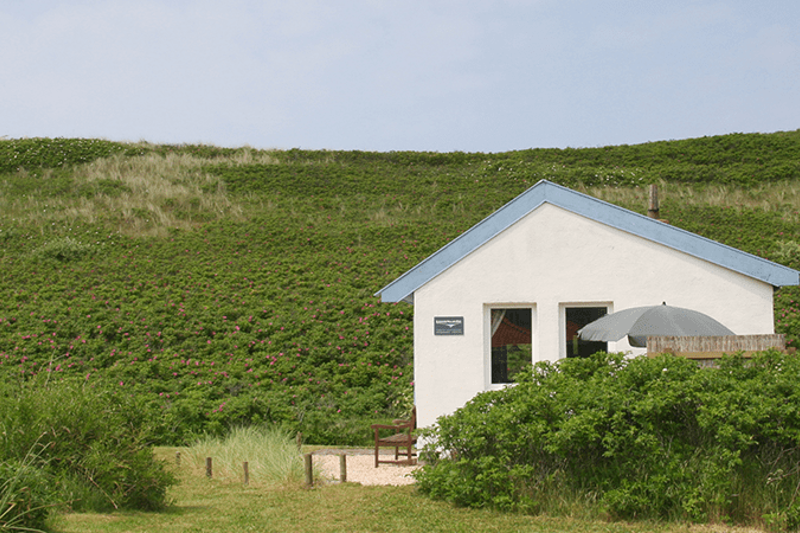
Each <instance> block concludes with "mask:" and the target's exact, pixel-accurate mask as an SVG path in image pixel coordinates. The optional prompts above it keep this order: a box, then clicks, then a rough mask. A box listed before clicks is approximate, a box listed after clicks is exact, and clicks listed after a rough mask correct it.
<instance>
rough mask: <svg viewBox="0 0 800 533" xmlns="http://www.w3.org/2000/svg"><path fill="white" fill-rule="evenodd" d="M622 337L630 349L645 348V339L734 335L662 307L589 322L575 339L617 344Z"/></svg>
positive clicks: (700, 317) (704, 318) (699, 316)
mask: <svg viewBox="0 0 800 533" xmlns="http://www.w3.org/2000/svg"><path fill="white" fill-rule="evenodd" d="M625 335H627V336H628V342H630V344H631V346H637V347H639V348H645V347H647V336H648V335H671V336H699V337H708V336H716V335H734V333H733V332H732V331H731V330H729V329H728V328H726V327H725V326H723V325H722V324H720V323H719V322H717V321H716V320H714V319H713V318H711V317H710V316H708V315H704V314H703V313H700V312H698V311H693V310H691V309H684V308H682V307H671V306H669V305H667V304H666V302H665V303H663V304H661V305H654V306H649V307H632V308H631V309H623V310H622V311H617V312H616V313H611V314H610V315H606V316H604V317H602V318H599V319H597V320H595V321H594V322H590V323H589V324H587V325H586V326H584V327H583V328H581V329H580V330H578V336H579V337H580V338H581V339H583V340H587V341H618V340H620V339H621V338H622V337H624V336H625Z"/></svg>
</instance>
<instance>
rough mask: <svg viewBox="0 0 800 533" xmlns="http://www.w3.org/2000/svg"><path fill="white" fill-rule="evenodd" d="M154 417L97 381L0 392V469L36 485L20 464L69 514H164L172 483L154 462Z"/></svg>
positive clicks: (34, 384)
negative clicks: (0, 466)
mask: <svg viewBox="0 0 800 533" xmlns="http://www.w3.org/2000/svg"><path fill="white" fill-rule="evenodd" d="M152 416H153V415H152V413H150V412H148V411H147V409H145V408H144V407H143V405H142V402H140V401H138V400H136V398H134V397H131V396H128V395H124V394H121V393H117V392H115V391H113V390H111V389H110V388H108V387H102V386H100V383H99V382H95V384H94V385H93V386H89V385H85V384H82V383H79V382H77V381H58V382H49V383H47V382H43V379H35V380H32V381H31V382H28V383H24V384H22V385H19V386H17V387H10V386H6V387H5V390H0V463H2V464H4V465H6V467H5V472H7V473H8V472H11V473H15V472H16V475H17V478H13V479H23V480H28V479H34V478H32V477H31V475H32V474H30V472H29V471H28V470H27V469H26V468H23V467H21V466H20V465H21V464H23V465H24V466H30V467H31V468H33V469H34V471H35V472H38V474H36V475H37V476H42V478H41V479H44V480H46V482H47V484H48V485H49V486H50V487H51V491H52V494H55V495H57V500H58V503H60V504H62V505H64V506H66V507H68V508H71V509H73V510H91V511H104V510H109V509H139V510H157V509H161V508H163V507H164V506H165V505H166V504H167V499H166V490H167V488H168V487H169V486H170V485H172V484H174V483H175V480H174V478H173V476H172V475H171V474H170V473H168V472H166V471H165V470H164V468H163V464H162V463H160V462H158V461H157V460H156V459H155V458H154V456H153V451H152V447H151V445H150V426H149V424H148V423H147V422H146V420H147V419H148V417H152ZM26 450H36V451H38V454H37V455H36V456H35V457H34V458H33V459H27V458H26V457H25V456H21V455H20V454H24V453H25V451H26ZM29 474H30V475H29ZM20 476H21V478H20ZM37 479H39V478H38V477H37V478H35V479H34V480H37ZM12 485H13V486H16V487H19V486H22V485H20V484H19V483H18V482H13V483H10V484H9V485H8V486H9V487H10V486H12ZM37 486H38V485H37V484H30V487H33V488H31V489H30V490H31V494H39V491H38V489H35V487H37ZM15 492H16V489H15V490H13V491H12V490H11V489H9V493H15ZM42 494H43V493H42ZM39 499H40V498H39V497H38V496H37V498H36V501H38V500H39ZM28 507H29V508H31V509H33V508H39V506H36V505H33V506H28ZM28 519H30V520H32V521H34V522H35V521H37V520H39V513H38V512H33V511H31V512H29V513H27V514H26V515H25V516H24V517H23V520H28ZM26 527H36V526H32V525H30V524H27V522H26Z"/></svg>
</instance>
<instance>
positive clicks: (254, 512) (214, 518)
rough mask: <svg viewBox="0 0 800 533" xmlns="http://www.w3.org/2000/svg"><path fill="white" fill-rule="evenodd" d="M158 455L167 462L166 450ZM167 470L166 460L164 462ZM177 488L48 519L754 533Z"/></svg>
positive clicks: (156, 528)
mask: <svg viewBox="0 0 800 533" xmlns="http://www.w3.org/2000/svg"><path fill="white" fill-rule="evenodd" d="M158 453H159V455H161V456H163V457H165V458H167V457H168V458H174V455H175V453H174V449H169V448H160V449H159V450H158ZM170 463H174V459H172V460H171V461H170ZM182 463H183V466H182V467H181V468H180V469H178V470H177V474H178V478H179V480H180V483H179V484H178V485H177V486H175V487H174V488H173V489H172V490H171V492H170V496H171V498H172V500H173V502H174V503H173V505H172V506H171V507H170V509H169V510H167V511H165V512H162V513H144V512H116V513H110V514H93V513H74V514H65V515H60V516H58V517H56V518H55V519H54V520H53V521H52V529H51V530H52V531H53V532H56V533H111V532H139V533H144V532H154V533H185V532H214V531H219V532H226V533H228V532H237V531H264V532H271V531H275V532H286V533H292V532H301V531H302V532H307V531H313V532H315V533H325V532H359V531H370V532H381V531H386V532H417V531H425V532H426V533H427V532H437V531H441V532H459V531H463V532H469V533H479V532H483V531H502V532H514V531H529V532H537V533H538V532H542V533H546V532H576V533H577V532H609V533H614V532H642V533H644V532H654V531H655V532H665V533H677V532H685V533H689V532H692V533H706V532H721V531H739V532H745V531H754V530H745V529H738V530H737V529H735V528H730V527H727V526H688V525H681V524H678V525H676V524H670V525H660V524H653V523H634V524H627V523H607V522H602V521H587V520H579V519H572V518H549V517H529V516H519V515H512V514H502V513H497V512H493V511H486V510H474V509H461V508H454V507H453V506H451V505H450V504H447V503H442V502H436V501H431V500H429V499H428V498H426V497H424V496H422V495H420V494H418V493H417V492H416V491H415V489H414V488H413V487H388V486H387V487H368V486H361V485H358V484H352V483H346V484H343V485H339V484H319V485H318V486H317V487H316V488H314V489H311V490H306V489H303V488H301V487H299V486H296V485H295V486H277V487H276V486H268V485H259V483H258V482H257V480H254V479H253V478H252V477H251V484H250V485H249V486H244V485H243V484H242V483H240V482H235V481H219V480H216V479H213V480H210V479H207V478H206V477H205V476H204V475H203V472H202V470H201V469H199V468H197V467H195V466H192V465H189V464H186V462H182Z"/></svg>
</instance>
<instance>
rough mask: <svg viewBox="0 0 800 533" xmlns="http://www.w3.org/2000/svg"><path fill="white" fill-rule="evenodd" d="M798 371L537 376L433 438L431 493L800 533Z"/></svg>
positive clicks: (766, 364) (733, 362)
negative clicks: (798, 525)
mask: <svg viewBox="0 0 800 533" xmlns="http://www.w3.org/2000/svg"><path fill="white" fill-rule="evenodd" d="M799 373H800V359H799V358H798V357H797V356H794V355H786V354H783V353H779V352H774V351H769V352H764V353H763V354H759V355H757V356H755V357H754V358H753V359H752V360H746V359H743V358H741V357H726V358H724V359H723V360H722V361H721V362H720V364H719V367H718V368H701V367H699V366H698V365H696V364H695V363H694V362H692V361H689V360H686V359H682V358H676V357H672V356H660V357H656V358H647V357H642V358H636V359H631V360H627V359H624V358H623V357H622V356H620V355H608V354H596V355H594V356H592V357H591V358H588V359H566V360H562V361H559V362H558V363H555V364H552V363H540V364H538V365H536V366H535V367H534V368H533V372H532V373H530V374H524V375H520V382H519V383H518V384H517V385H516V386H514V387H509V388H506V389H504V390H502V391H494V392H486V393H483V394H480V395H479V396H477V397H476V398H474V399H473V400H472V401H470V402H469V403H468V404H467V405H466V406H464V407H463V408H462V409H460V410H458V411H457V412H456V413H454V414H453V415H451V416H446V417H442V418H440V419H439V421H438V425H437V426H436V427H435V429H433V430H431V431H430V432H429V433H428V434H427V435H426V436H427V439H428V441H429V443H428V444H427V445H426V447H425V449H424V451H423V453H424V455H425V456H426V457H427V459H428V462H427V464H426V465H425V466H424V467H423V468H422V469H421V470H420V472H419V473H418V474H417V476H418V477H417V479H418V486H419V488H420V490H421V491H423V492H425V493H427V494H430V495H431V496H434V497H438V498H442V499H445V500H448V501H452V502H454V503H456V504H459V505H466V506H472V507H495V508H501V509H516V510H522V511H527V512H536V513H538V512H547V513H558V512H559V510H560V509H561V508H563V503H564V498H565V495H569V497H570V498H572V499H573V500H574V502H575V503H576V504H577V505H582V506H584V507H589V508H590V509H592V512H593V513H594V514H595V515H596V516H610V517H612V518H618V519H634V518H636V519H670V520H692V521H709V520H710V521H734V522H737V523H761V524H763V523H764V520H765V518H764V517H765V516H771V517H773V518H774V517H778V518H775V519H774V520H773V522H774V523H778V522H781V523H783V524H784V525H787V524H789V525H790V524H793V523H795V522H796V520H795V518H794V517H795V515H796V514H797V513H796V508H797V507H798V500H797V499H796V498H797V494H796V491H795V488H796V487H797V486H798V484H800V471H798V469H797V468H796V465H797V464H798V461H800V449H798V447H797V442H798V438H800V382H798V381H797V379H796V376H797V375H798V374H799Z"/></svg>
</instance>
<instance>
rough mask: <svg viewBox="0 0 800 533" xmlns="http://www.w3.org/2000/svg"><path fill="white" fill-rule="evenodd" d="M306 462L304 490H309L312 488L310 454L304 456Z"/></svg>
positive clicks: (312, 475) (312, 472) (312, 468)
mask: <svg viewBox="0 0 800 533" xmlns="http://www.w3.org/2000/svg"><path fill="white" fill-rule="evenodd" d="M305 462H306V465H305V466H306V488H308V489H310V488H311V487H313V486H314V464H313V462H312V458H311V454H310V453H307V454H306V455H305Z"/></svg>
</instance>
